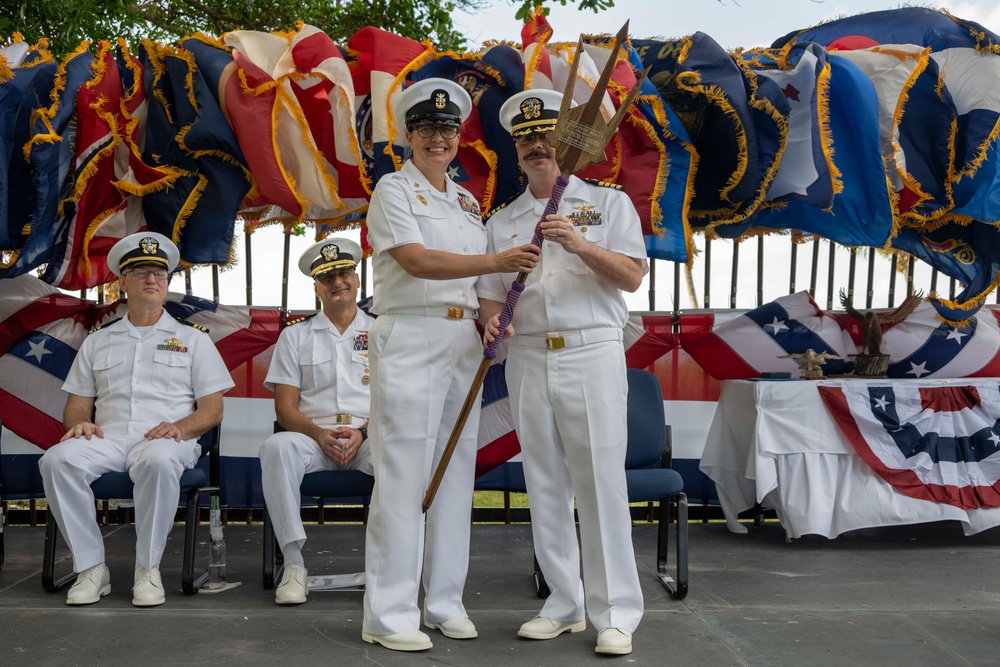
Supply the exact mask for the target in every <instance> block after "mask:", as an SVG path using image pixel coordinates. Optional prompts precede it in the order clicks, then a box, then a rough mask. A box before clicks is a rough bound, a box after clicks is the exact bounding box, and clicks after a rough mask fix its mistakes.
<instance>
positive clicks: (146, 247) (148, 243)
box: [139, 236, 160, 255]
mask: <svg viewBox="0 0 1000 667" xmlns="http://www.w3.org/2000/svg"><path fill="white" fill-rule="evenodd" d="M139 247H140V248H142V252H143V254H145V255H155V254H156V251H157V250H159V249H160V244H159V243H158V242H157V241H156V239H154V238H153V237H152V236H147V237H145V238H144V239H142V240H141V241H139Z"/></svg>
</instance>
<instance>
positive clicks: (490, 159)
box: [461, 139, 497, 211]
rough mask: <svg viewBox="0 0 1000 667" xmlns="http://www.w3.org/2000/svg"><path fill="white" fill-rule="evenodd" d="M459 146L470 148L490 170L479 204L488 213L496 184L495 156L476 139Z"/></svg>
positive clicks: (480, 140)
mask: <svg viewBox="0 0 1000 667" xmlns="http://www.w3.org/2000/svg"><path fill="white" fill-rule="evenodd" d="M461 146H464V147H466V148H471V149H472V150H474V151H476V152H477V153H479V155H480V157H482V158H483V160H485V161H486V164H487V166H488V167H489V168H490V175H489V176H488V177H487V178H486V190H485V191H484V192H483V199H482V201H481V202H479V204H480V206H481V208H482V210H483V211H489V210H490V209H491V208H492V206H493V195H494V194H495V192H494V191H495V190H496V184H497V154H496V153H495V152H493V151H491V150H490V149H489V147H488V146H487V145H486V144H485V143H484V142H483V141H482V139H476V140H475V141H470V142H468V143H464V144H461Z"/></svg>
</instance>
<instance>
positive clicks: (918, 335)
mask: <svg viewBox="0 0 1000 667" xmlns="http://www.w3.org/2000/svg"><path fill="white" fill-rule="evenodd" d="M998 315H1000V311H996V310H991V309H987V308H984V309H982V310H980V311H979V312H977V313H975V314H974V315H972V316H971V317H970V318H969V319H968V322H967V323H966V324H964V325H962V326H954V325H951V324H947V323H942V322H941V321H940V318H939V316H938V314H937V311H936V310H935V308H934V306H933V304H931V303H930V302H928V301H926V300H925V301H924V303H921V304H920V305H919V306H917V308H916V310H914V311H913V312H912V313H911V314H910V315H909V316H908V317H907V318H906V319H905V320H903V321H902V322H899V323H897V324H894V325H892V326H890V327H889V328H888V329H886V330H885V332H884V333H883V334H882V348H881V351H882V354H888V355H889V360H890V361H889V369H888V372H887V375H888V376H889V377H891V378H904V379H922V378H963V377H993V376H998V375H1000V327H998V325H997V316H998Z"/></svg>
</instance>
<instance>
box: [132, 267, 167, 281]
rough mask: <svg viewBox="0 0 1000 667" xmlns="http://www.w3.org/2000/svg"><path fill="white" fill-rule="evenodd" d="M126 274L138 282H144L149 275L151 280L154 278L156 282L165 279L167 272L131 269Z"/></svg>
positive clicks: (162, 270)
mask: <svg viewBox="0 0 1000 667" xmlns="http://www.w3.org/2000/svg"><path fill="white" fill-rule="evenodd" d="M126 273H131V274H132V275H133V276H135V277H136V278H138V279H139V280H145V279H146V278H148V277H149V276H150V275H152V276H153V278H155V279H156V280H166V279H167V272H166V271H165V270H164V269H132V270H131V271H127V272H126Z"/></svg>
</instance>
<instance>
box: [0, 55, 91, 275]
mask: <svg viewBox="0 0 1000 667" xmlns="http://www.w3.org/2000/svg"><path fill="white" fill-rule="evenodd" d="M89 45H90V43H89V42H84V43H83V44H81V45H80V48H78V49H77V50H76V51H74V52H73V53H71V54H70V55H68V56H67V57H66V58H65V59H64V60H63V62H62V63H61V64H60V65H59V69H58V72H57V75H56V81H57V82H58V84H59V85H58V87H57V88H55V92H54V93H53V95H55V96H56V101H55V102H53V103H52V104H51V105H49V106H47V107H45V108H43V109H41V110H40V111H39V113H38V114H37V117H36V118H35V119H34V123H33V125H32V130H31V138H30V139H29V143H28V144H27V148H26V151H27V153H28V161H29V163H30V165H31V172H32V185H33V187H32V188H31V190H30V192H31V195H30V197H31V203H30V210H31V213H30V223H29V226H28V229H27V233H26V234H25V235H24V237H23V238H22V243H21V246H20V247H19V248H18V249H17V250H15V251H13V252H12V253H11V254H10V260H9V261H8V262H7V264H6V265H5V266H2V267H0V278H13V277H15V276H19V275H22V274H24V273H27V272H28V271H30V270H32V269H34V268H36V267H38V266H40V265H41V264H43V263H44V262H46V261H47V260H48V259H49V256H50V255H51V253H52V251H53V249H54V248H55V246H56V244H57V243H58V242H60V241H61V240H62V239H63V238H64V237H65V236H66V234H67V232H68V229H69V221H70V219H72V217H73V205H72V203H66V204H63V202H64V200H67V199H70V197H71V194H72V192H73V183H74V179H73V176H74V164H73V162H74V158H75V152H76V145H75V134H76V114H75V111H76V96H77V92H78V91H79V90H80V87H81V86H82V85H83V84H84V83H85V82H86V81H87V80H88V79H89V78H90V77H91V64H92V63H93V62H94V56H93V55H92V54H91V53H90V51H88V50H87V47H88V46H89Z"/></svg>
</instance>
